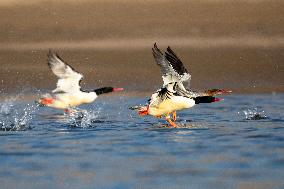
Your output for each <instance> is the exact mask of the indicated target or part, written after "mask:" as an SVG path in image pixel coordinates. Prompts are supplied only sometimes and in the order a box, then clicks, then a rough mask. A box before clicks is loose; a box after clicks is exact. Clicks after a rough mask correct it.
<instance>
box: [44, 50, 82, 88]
mask: <svg viewBox="0 0 284 189" xmlns="http://www.w3.org/2000/svg"><path fill="white" fill-rule="evenodd" d="M47 56H48V66H49V67H50V69H51V70H52V72H53V73H54V74H55V75H56V76H57V77H58V81H57V88H56V89H54V90H53V91H52V92H53V93H74V92H77V91H79V90H80V88H81V87H80V81H81V79H82V78H83V75H82V74H81V73H79V72H77V71H75V70H74V69H73V68H72V67H71V66H70V65H68V64H67V63H65V62H64V61H63V60H62V59H61V58H60V57H59V56H58V54H56V53H54V52H52V51H49V53H48V55H47Z"/></svg>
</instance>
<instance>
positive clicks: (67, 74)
mask: <svg viewBox="0 0 284 189" xmlns="http://www.w3.org/2000/svg"><path fill="white" fill-rule="evenodd" d="M48 66H49V67H50V69H51V71H52V72H53V73H54V74H55V75H56V76H57V77H58V81H57V88H56V89H54V90H53V91H52V95H48V97H42V98H41V99H39V100H38V103H39V104H41V105H44V106H49V107H53V108H58V109H65V110H66V111H68V108H71V107H74V106H78V105H81V104H86V103H92V102H93V101H94V100H95V99H96V98H97V97H98V95H101V94H104V93H109V92H115V91H122V90H123V88H113V87H103V88H98V89H95V90H94V91H83V90H81V86H80V82H81V80H82V78H83V75H82V74H81V73H79V72H77V71H75V70H74V69H73V68H72V67H71V66H70V65H68V64H67V63H65V62H64V61H63V60H62V59H61V58H60V57H59V56H58V54H56V53H54V52H52V51H49V53H48Z"/></svg>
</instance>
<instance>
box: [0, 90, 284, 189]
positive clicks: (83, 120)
mask: <svg viewBox="0 0 284 189" xmlns="http://www.w3.org/2000/svg"><path fill="white" fill-rule="evenodd" d="M146 100H147V98H135V97H124V96H123V97H122V96H119V97H117V96H106V97H102V98H99V99H98V100H97V101H96V102H95V103H94V104H91V105H86V106H81V107H80V112H81V113H73V114H72V115H65V114H63V113H62V112H61V111H59V110H53V109H50V108H46V107H37V106H35V104H34V103H33V102H32V101H27V100H21V99H20V98H19V97H14V98H13V97H9V98H6V99H3V100H1V101H0V102H1V106H0V108H1V109H0V113H1V114H0V127H1V131H0V137H1V142H0V183H1V186H0V188H9V189H11V188H29V189H31V188H42V189H44V188H155V189H157V188H216V189H217V188H218V189H222V188H236V189H237V188H241V189H243V188H284V95H280V94H276V95H231V96H226V97H225V100H224V101H222V102H218V103H212V104H201V105H197V106H195V107H194V108H192V109H189V110H185V111H181V112H178V124H179V125H180V128H169V127H167V123H166V121H164V120H163V119H157V118H153V117H140V116H138V115H137V113H136V112H134V111H132V110H129V109H128V107H130V106H133V105H137V104H143V103H145V102H146Z"/></svg>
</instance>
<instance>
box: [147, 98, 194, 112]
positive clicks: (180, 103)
mask: <svg viewBox="0 0 284 189" xmlns="http://www.w3.org/2000/svg"><path fill="white" fill-rule="evenodd" d="M194 105H195V101H194V100H193V99H190V98H186V97H183V96H173V97H172V98H170V99H167V100H164V101H163V102H161V103H160V104H159V105H157V106H154V107H152V106H150V107H149V114H151V115H154V116H160V115H167V114H169V113H172V112H174V111H177V110H182V109H185V108H191V107H193V106H194Z"/></svg>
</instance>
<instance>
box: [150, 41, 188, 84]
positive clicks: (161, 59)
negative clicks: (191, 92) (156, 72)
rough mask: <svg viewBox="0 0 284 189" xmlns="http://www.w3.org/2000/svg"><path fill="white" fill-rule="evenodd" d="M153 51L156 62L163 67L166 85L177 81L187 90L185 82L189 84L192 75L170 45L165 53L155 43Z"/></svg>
mask: <svg viewBox="0 0 284 189" xmlns="http://www.w3.org/2000/svg"><path fill="white" fill-rule="evenodd" d="M152 51H153V56H154V58H155V61H156V63H157V64H158V65H159V66H160V68H161V71H162V74H163V76H162V78H163V81H164V86H166V85H168V84H169V83H173V82H177V83H178V85H179V87H180V88H182V89H183V90H186V89H185V88H184V85H183V83H184V82H186V83H187V85H189V82H190V79H191V75H190V74H189V73H188V71H187V69H186V68H185V67H184V65H183V63H182V62H181V60H180V59H179V58H178V57H177V55H176V54H175V53H174V52H173V51H172V49H171V48H170V47H168V48H167V52H165V54H163V53H162V52H161V51H160V49H159V48H158V47H157V44H156V43H155V44H154V47H153V48H152Z"/></svg>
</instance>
